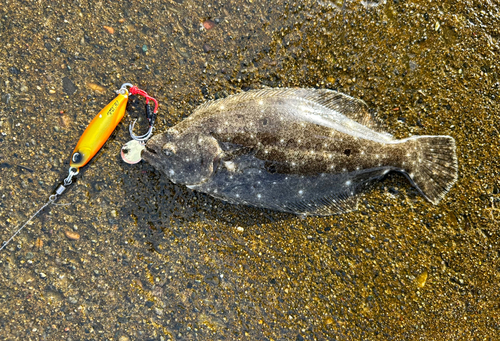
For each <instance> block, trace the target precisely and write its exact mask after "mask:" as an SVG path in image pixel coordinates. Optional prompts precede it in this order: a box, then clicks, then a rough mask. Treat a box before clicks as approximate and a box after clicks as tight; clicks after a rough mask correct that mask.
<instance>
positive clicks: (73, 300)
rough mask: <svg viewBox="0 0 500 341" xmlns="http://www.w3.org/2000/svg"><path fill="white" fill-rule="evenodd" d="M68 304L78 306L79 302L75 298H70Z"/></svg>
mask: <svg viewBox="0 0 500 341" xmlns="http://www.w3.org/2000/svg"><path fill="white" fill-rule="evenodd" d="M68 302H69V303H71V304H76V303H77V302H78V300H77V299H76V298H74V297H68Z"/></svg>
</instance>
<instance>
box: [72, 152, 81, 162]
mask: <svg viewBox="0 0 500 341" xmlns="http://www.w3.org/2000/svg"><path fill="white" fill-rule="evenodd" d="M82 159H83V155H82V154H81V153H80V152H76V153H75V154H73V157H72V158H71V160H72V161H73V162H74V163H79V162H81V161H82Z"/></svg>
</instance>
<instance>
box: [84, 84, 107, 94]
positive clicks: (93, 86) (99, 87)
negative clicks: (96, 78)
mask: <svg viewBox="0 0 500 341" xmlns="http://www.w3.org/2000/svg"><path fill="white" fill-rule="evenodd" d="M86 85H87V88H89V89H90V90H92V91H96V92H100V93H105V92H106V88H105V87H103V86H102V85H99V84H97V83H92V82H87V84H86Z"/></svg>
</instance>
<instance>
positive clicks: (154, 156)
mask: <svg viewBox="0 0 500 341" xmlns="http://www.w3.org/2000/svg"><path fill="white" fill-rule="evenodd" d="M158 150H159V149H158V147H157V146H156V145H155V144H150V143H146V145H145V146H144V149H143V150H142V152H141V157H142V159H143V160H144V161H146V162H148V163H150V164H151V165H153V166H154V165H158V164H160V163H161V153H159V151H158Z"/></svg>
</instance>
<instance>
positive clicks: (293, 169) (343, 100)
mask: <svg viewBox="0 0 500 341" xmlns="http://www.w3.org/2000/svg"><path fill="white" fill-rule="evenodd" d="M142 158H143V159H144V160H145V161H147V162H148V163H150V164H151V165H153V166H154V167H155V168H156V169H158V170H160V171H162V172H163V173H165V174H166V175H167V177H168V178H169V179H170V180H171V181H172V182H174V183H177V184H183V185H186V186H187V187H189V188H191V189H194V190H197V191H200V192H204V193H207V194H209V195H211V196H213V197H216V198H219V199H222V200H225V201H228V202H230V203H234V204H247V205H253V206H258V207H262V208H269V209H273V210H278V211H283V212H290V213H295V214H301V215H331V214H336V213H343V212H348V211H352V210H355V209H356V208H357V201H358V196H359V194H360V193H362V192H363V191H364V190H366V188H367V186H368V185H370V184H371V183H373V182H374V181H375V180H380V179H381V178H382V177H384V175H385V174H387V173H388V172H390V171H397V172H400V173H402V174H404V175H406V177H407V178H408V179H409V180H410V181H411V183H412V184H413V185H414V186H415V187H416V188H418V189H419V191H420V192H421V193H422V195H423V196H424V197H425V198H426V199H428V200H429V201H430V202H432V203H433V204H437V203H438V202H439V201H440V200H441V199H442V198H443V197H444V195H445V194H446V193H447V192H448V190H449V189H450V187H451V186H452V185H453V184H454V183H455V182H456V180H457V170H458V166H457V158H456V152H455V140H454V139H453V138H452V137H450V136H413V137H409V138H406V139H402V140H396V139H394V138H393V137H392V136H391V135H389V134H387V133H383V132H380V131H379V129H378V128H377V127H376V124H375V123H374V121H373V119H372V117H371V115H370V113H369V112H368V109H367V106H366V104H365V103H364V102H363V101H361V100H358V99H355V98H352V97H350V96H347V95H345V94H342V93H339V92H336V91H332V90H327V89H300V88H298V89H286V88H279V89H263V90H251V91H248V92H244V93H240V94H236V95H232V96H229V97H226V98H224V99H219V100H216V101H210V102H207V103H205V104H202V105H201V106H199V107H198V108H197V109H196V110H195V111H194V112H193V114H191V115H190V116H189V117H188V118H187V119H185V120H184V121H182V122H180V123H179V124H177V125H176V126H174V127H172V128H170V129H168V130H167V131H166V132H164V133H162V134H159V135H156V136H154V137H153V138H151V139H150V140H149V142H148V143H147V144H146V148H145V149H144V150H143V151H142Z"/></svg>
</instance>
